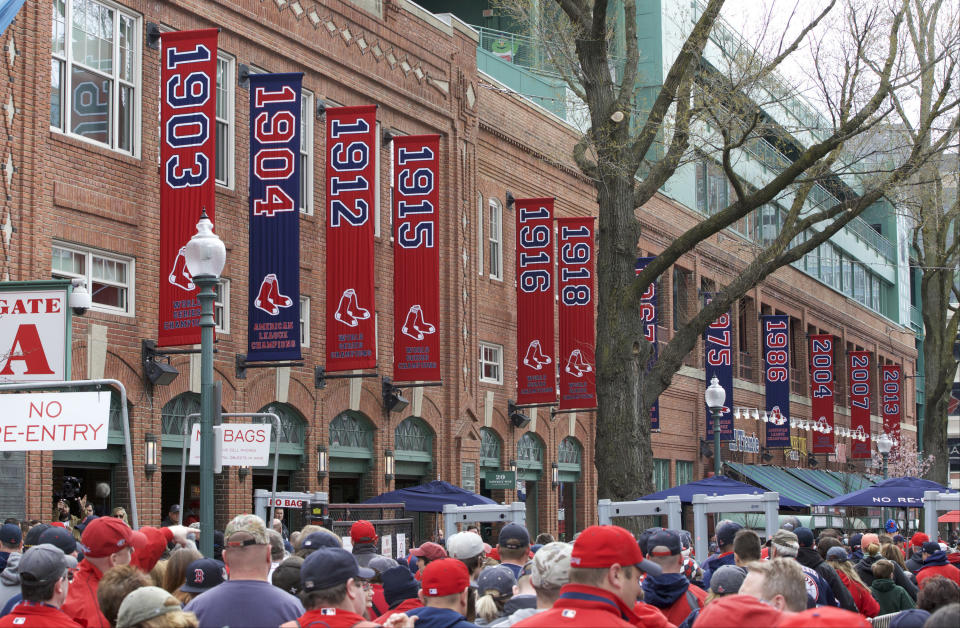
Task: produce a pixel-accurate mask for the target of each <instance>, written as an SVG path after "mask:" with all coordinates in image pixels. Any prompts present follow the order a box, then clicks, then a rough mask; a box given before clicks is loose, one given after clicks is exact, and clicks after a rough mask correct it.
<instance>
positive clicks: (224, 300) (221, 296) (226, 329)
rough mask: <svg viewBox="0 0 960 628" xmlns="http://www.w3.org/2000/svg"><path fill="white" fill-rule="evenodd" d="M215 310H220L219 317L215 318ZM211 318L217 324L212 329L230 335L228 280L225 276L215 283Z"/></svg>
mask: <svg viewBox="0 0 960 628" xmlns="http://www.w3.org/2000/svg"><path fill="white" fill-rule="evenodd" d="M217 312H220V317H219V318H217ZM213 320H214V321H215V322H216V324H217V326H216V327H214V329H215V330H216V332H217V333H218V334H223V335H224V336H229V335H230V280H229V279H227V278H226V277H221V278H220V282H219V283H218V284H217V296H216V297H215V298H214V301H213Z"/></svg>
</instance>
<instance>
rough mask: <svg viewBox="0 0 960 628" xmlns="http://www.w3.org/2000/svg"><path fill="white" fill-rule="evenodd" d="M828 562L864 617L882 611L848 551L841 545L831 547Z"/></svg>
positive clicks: (872, 615)
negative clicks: (849, 559)
mask: <svg viewBox="0 0 960 628" xmlns="http://www.w3.org/2000/svg"><path fill="white" fill-rule="evenodd" d="M827 564H828V565H830V566H831V567H833V570H834V571H836V572H837V577H839V578H840V581H841V582H843V586H845V587H847V590H848V591H850V596H851V597H852V598H853V603H854V604H856V605H857V611H859V612H860V614H861V615H863V616H864V617H876V616H877V613H879V612H880V604H878V603H877V601H876V600H875V599H874V598H873V595H872V594H871V593H870V589H869V587H867V585H865V584H864V583H863V580H861V579H860V576H858V575H857V570H856V569H854V567H853V563H851V562H850V561H848V560H847V551H846V550H845V549H843V548H842V547H839V546H838V547H831V548H830V549H829V550H827Z"/></svg>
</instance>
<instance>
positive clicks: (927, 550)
mask: <svg viewBox="0 0 960 628" xmlns="http://www.w3.org/2000/svg"><path fill="white" fill-rule="evenodd" d="M939 551H940V544H939V543H937V542H936V541H927V542H926V543H924V544H923V553H924V554H933V553H935V552H939Z"/></svg>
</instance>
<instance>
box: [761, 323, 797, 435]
mask: <svg viewBox="0 0 960 628" xmlns="http://www.w3.org/2000/svg"><path fill="white" fill-rule="evenodd" d="M760 324H761V330H762V331H763V370H764V382H765V384H766V406H765V408H764V409H765V410H766V411H767V415H768V417H769V419H770V421H769V422H767V424H766V431H767V447H783V448H789V447H790V317H789V316H786V315H777V316H772V315H769V316H761V317H760Z"/></svg>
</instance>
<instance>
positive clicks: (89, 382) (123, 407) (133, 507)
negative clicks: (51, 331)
mask: <svg viewBox="0 0 960 628" xmlns="http://www.w3.org/2000/svg"><path fill="white" fill-rule="evenodd" d="M81 386H116V387H117V388H118V389H119V390H120V413H121V416H122V418H123V421H122V423H123V448H124V450H125V452H126V454H127V456H126V458H127V482H128V483H129V484H130V523H131V527H132V528H133V529H134V530H136V529H138V528H139V527H140V519H139V517H138V516H137V485H136V482H135V480H134V477H133V452H132V451H131V449H130V417H129V416H128V415H127V389H126V388H125V387H124V385H123V383H122V382H120V381H119V380H116V379H78V380H71V381H65V382H38V383H35V384H0V391H4V390H49V389H56V388H70V387H77V388H79V387H81ZM82 392H87V391H82Z"/></svg>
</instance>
